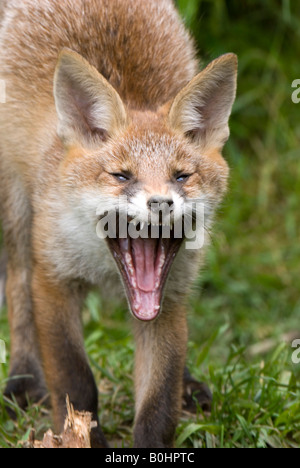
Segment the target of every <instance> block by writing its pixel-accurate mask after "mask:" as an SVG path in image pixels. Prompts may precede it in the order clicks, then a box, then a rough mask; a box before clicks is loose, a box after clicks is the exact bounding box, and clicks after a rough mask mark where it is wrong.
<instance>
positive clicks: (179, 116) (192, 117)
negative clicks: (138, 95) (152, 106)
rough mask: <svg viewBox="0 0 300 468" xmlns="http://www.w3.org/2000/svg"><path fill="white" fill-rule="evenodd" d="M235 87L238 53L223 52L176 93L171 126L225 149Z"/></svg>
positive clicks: (194, 139) (194, 140) (170, 114)
mask: <svg viewBox="0 0 300 468" xmlns="http://www.w3.org/2000/svg"><path fill="white" fill-rule="evenodd" d="M236 87H237V56H236V55H235V54H226V55H223V56H221V57H220V58H218V59H216V60H214V61H213V62H212V63H211V64H210V65H208V67H207V68H205V69H204V70H203V71H202V72H201V73H199V74H198V75H197V76H196V77H195V78H194V79H193V80H192V81H191V82H190V83H189V84H188V85H187V86H186V87H185V88H184V89H183V90H182V91H181V92H180V93H179V94H178V95H177V96H176V98H175V100H174V102H173V104H172V106H171V109H170V113H169V121H170V124H171V127H173V128H174V129H175V130H177V131H179V132H181V133H183V134H184V135H185V136H186V137H187V138H189V139H190V140H192V141H193V142H195V143H196V144H197V145H201V146H203V147H207V146H209V145H213V146H214V147H215V148H216V149H222V147H223V146H224V144H225V142H226V141H227V139H228V137H229V127H228V121H229V117H230V114H231V109H232V106H233V103H234V100H235V96H236Z"/></svg>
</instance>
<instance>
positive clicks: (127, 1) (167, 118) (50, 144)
mask: <svg viewBox="0 0 300 468" xmlns="http://www.w3.org/2000/svg"><path fill="white" fill-rule="evenodd" d="M1 24H2V25H1V30H0V64H1V67H0V79H1V80H4V81H5V85H6V86H5V89H6V100H5V103H4V104H1V105H0V201H1V219H2V228H3V232H4V239H5V250H6V252H7V255H8V263H7V286H6V297H7V304H8V312H9V322H10V329H11V360H10V376H11V377H16V376H18V375H22V376H24V375H28V374H31V376H32V378H30V379H29V378H26V377H23V378H19V379H16V378H15V379H11V380H10V381H9V383H8V385H7V388H6V390H5V393H6V395H14V396H15V398H16V399H17V401H18V403H19V404H20V405H25V404H26V398H27V396H29V397H30V398H31V399H39V398H40V397H41V396H42V395H44V394H45V393H46V392H47V391H49V393H50V396H51V404H52V408H53V417H54V424H55V429H56V430H57V431H58V432H59V431H60V430H61V429H62V426H63V422H64V419H65V414H66V405H65V401H66V395H67V394H68V395H69V398H70V401H71V403H72V404H73V405H74V407H75V409H77V410H85V411H89V412H91V413H92V414H93V418H94V420H95V421H97V423H98V425H97V427H96V428H94V429H93V433H92V443H93V446H95V447H107V441H106V439H105V437H104V435H103V432H102V430H101V428H100V425H99V421H98V416H97V409H98V395H97V387H96V384H95V382H94V378H93V376H92V372H91V370H90V368H89V365H88V359H87V356H86V353H85V350H84V343H83V337H82V324H81V318H80V311H81V307H82V304H83V301H84V300H85V297H86V295H87V293H88V291H89V288H90V287H95V286H98V287H99V288H101V289H102V291H105V294H108V293H110V294H112V295H124V298H126V299H127V301H128V306H129V310H130V312H131V314H132V317H133V320H132V321H133V328H134V333H135V340H136V359H135V422H134V446H135V447H137V448H140V447H172V446H173V444H174V434H175V428H176V424H177V422H178V418H179V416H180V411H181V406H182V392H183V380H184V379H183V376H184V375H185V376H186V375H187V374H186V372H187V371H185V358H186V348H187V339H188V331H187V298H188V296H189V293H190V290H191V286H192V285H193V282H194V281H195V279H196V277H197V274H198V270H199V266H200V264H201V263H202V262H203V258H204V252H205V246H207V245H208V235H207V232H208V231H209V230H210V229H211V224H212V220H213V216H214V212H215V210H216V208H217V207H218V205H219V203H220V201H221V200H222V198H223V196H224V194H225V192H226V188H227V179H228V172H229V170H228V165H227V164H226V162H225V160H224V159H223V158H222V156H221V150H222V148H223V146H224V144H225V142H226V140H227V139H228V136H229V129H228V121H229V117H230V114H231V109H232V105H233V102H234V100H235V95H236V81H237V57H236V56H235V55H234V54H226V55H224V56H222V57H220V58H218V59H216V60H215V61H213V62H212V63H211V64H210V65H208V67H207V68H205V69H204V70H202V71H201V72H200V73H199V63H198V61H197V59H196V52H195V46H194V43H193V40H192V39H191V38H190V35H189V34H188V32H187V31H186V29H185V27H184V25H183V22H182V21H181V20H180V18H179V15H178V13H177V12H176V10H175V8H174V5H173V2H172V0H39V1H37V0H22V1H19V0H8V1H7V2H6V8H5V11H4V16H3V19H2V23H1ZM125 199H126V204H125V203H124V200H125ZM120 200H121V201H120ZM193 203H201V204H202V205H203V207H204V220H205V221H204V225H203V226H202V227H203V229H204V230H205V236H204V244H205V245H204V247H203V248H201V249H189V248H187V242H188V239H187V237H186V236H185V234H184V232H183V233H182V235H181V236H176V235H175V234H174V225H175V222H177V224H178V220H179V224H180V223H182V222H183V218H184V213H185V209H186V207H188V206H192V204H193ZM162 205H164V206H165V207H167V208H168V213H169V215H170V216H169V217H168V220H166V216H165V211H164V210H160V209H159V210H158V209H157V207H160V206H162ZM113 212H114V213H116V217H117V220H118V221H120V220H121V219H122V220H123V221H124V219H125V221H124V222H125V223H126V233H127V229H128V235H127V236H121V235H120V231H119V229H120V228H119V227H117V228H116V235H115V236H113V235H108V236H107V237H106V238H104V236H103V237H101V235H99V230H100V231H101V229H102V228H101V226H100V228H99V223H100V225H101V221H102V220H103V217H105V216H106V215H109V214H110V213H113ZM194 215H195V210H194V209H192V211H191V212H190V214H189V216H190V219H191V222H192V224H193V223H194V222H195V219H194V217H195V216H194ZM123 224H124V223H123ZM118 226H119V224H118ZM166 227H167V228H169V231H170V235H169V237H167V236H166V237H164V236H163V235H162V232H163V229H164V228H166ZM131 228H136V231H137V232H139V231H144V230H145V231H146V233H148V236H147V235H146V236H141V235H140V236H130V235H129V232H130V229H131ZM152 228H156V230H157V232H158V235H157V236H154V235H152V234H151V233H152ZM187 380H189V376H188V379H187Z"/></svg>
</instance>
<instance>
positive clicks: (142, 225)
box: [141, 222, 146, 231]
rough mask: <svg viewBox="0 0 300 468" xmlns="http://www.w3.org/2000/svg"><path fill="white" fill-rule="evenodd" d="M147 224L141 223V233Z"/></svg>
mask: <svg viewBox="0 0 300 468" xmlns="http://www.w3.org/2000/svg"><path fill="white" fill-rule="evenodd" d="M145 224H146V223H144V222H142V223H141V231H142V230H143V229H144V227H145Z"/></svg>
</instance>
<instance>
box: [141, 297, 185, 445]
mask: <svg viewBox="0 0 300 468" xmlns="http://www.w3.org/2000/svg"><path fill="white" fill-rule="evenodd" d="M135 335H136V362H135V391H136V418H135V427H134V446H135V447H136V448H163V447H165V448H169V447H173V445H174V436H175V429H176V426H177V423H178V419H179V417H180V412H181V407H182V391H183V379H182V376H183V372H184V365H185V358H186V347H187V336H188V333H187V322H186V312H185V310H184V309H178V306H177V307H176V306H174V307H171V306H170V305H169V307H168V308H165V309H164V310H163V312H162V314H161V316H160V317H159V318H158V319H157V320H156V321H154V322H148V323H142V322H136V323H135Z"/></svg>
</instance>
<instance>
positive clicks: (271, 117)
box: [0, 0, 300, 447]
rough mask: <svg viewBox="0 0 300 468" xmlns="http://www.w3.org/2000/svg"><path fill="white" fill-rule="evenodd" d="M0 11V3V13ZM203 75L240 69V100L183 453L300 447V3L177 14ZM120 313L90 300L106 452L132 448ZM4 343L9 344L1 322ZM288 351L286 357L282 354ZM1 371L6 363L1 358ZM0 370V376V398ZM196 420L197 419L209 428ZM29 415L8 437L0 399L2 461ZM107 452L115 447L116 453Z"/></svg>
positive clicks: (182, 430) (231, 5) (202, 280)
mask: <svg viewBox="0 0 300 468" xmlns="http://www.w3.org/2000/svg"><path fill="white" fill-rule="evenodd" d="M0 1H1V0H0ZM177 4H178V7H179V9H180V12H181V14H182V16H183V17H184V20H185V22H186V25H187V27H188V28H189V29H190V30H191V32H192V34H193V36H194V38H195V41H196V43H197V49H198V53H199V56H200V58H201V64H202V65H203V66H205V65H206V64H207V63H208V62H209V61H211V60H212V59H214V58H216V57H217V56H219V55H221V54H223V53H226V52H235V53H236V54H237V55H238V57H239V80H238V96H237V101H236V104H235V106H234V110H233V114H232V118H231V125H230V126H231V138H230V140H229V142H228V143H227V145H226V148H225V151H224V155H225V157H226V159H227V161H228V162H229V165H230V167H231V180H230V188H229V193H228V195H227V197H226V199H225V201H224V203H223V205H222V208H221V209H220V211H219V215H218V219H217V223H216V226H215V229H214V234H213V238H212V246H211V248H210V250H209V252H208V257H207V263H206V265H205V267H204V268H203V271H202V274H201V276H200V277H199V281H198V283H197V285H195V288H194V293H193V295H192V297H191V304H190V314H189V321H190V342H189V354H188V362H189V366H190V368H191V371H192V373H193V374H194V375H195V376H196V377H198V378H201V379H204V380H206V381H207V382H208V383H209V385H210V386H211V388H212V390H213V392H214V404H213V411H212V414H211V416H207V415H206V416H203V415H200V417H199V418H198V419H196V422H197V424H196V422H195V421H194V422H191V421H190V420H189V419H188V420H183V421H182V422H181V424H180V425H179V427H178V431H177V437H178V439H177V445H178V446H181V445H182V444H183V445H184V446H192V447H200V446H201V447H214V446H221V447H223V446H226V447H232V446H234V447H237V446H241V447H246V446H247V447H266V446H267V447H270V446H272V447H281V446H288V447H290V446H297V447H300V389H299V383H297V382H299V377H300V365H295V364H293V363H292V352H293V350H292V348H291V343H292V340H293V339H294V338H297V337H298V338H300V323H299V322H300V280H299V276H300V235H299V234H300V210H299V201H300V150H299V143H300V104H298V105H297V104H294V103H293V102H292V99H291V96H292V92H293V91H294V90H293V89H292V82H293V81H294V80H295V79H300V2H299V1H296V0H295V1H291V0H227V1H226V0H177ZM128 315H129V314H128V312H127V311H126V310H125V309H124V308H123V307H122V306H120V305H117V304H106V303H105V300H104V299H103V298H99V296H98V294H97V293H91V294H90V295H89V297H88V300H87V302H86V307H85V311H84V315H83V317H84V324H85V341H86V348H87V352H88V355H89V358H90V361H91V364H92V368H93V371H94V374H95V377H96V381H97V383H98V384H99V392H100V394H101V402H102V406H101V415H100V416H101V420H102V423H103V427H104V432H105V434H107V436H108V438H109V439H110V440H111V441H113V440H118V441H119V442H116V443H119V444H120V440H122V442H121V443H122V444H125V445H126V444H127V445H128V444H129V445H130V443H131V440H132V439H131V427H132V420H133V382H132V368H133V354H134V345H133V340H132V336H131V331H130V326H129V320H128ZM0 338H2V339H4V340H5V341H6V342H7V345H8V349H9V333H8V324H7V317H6V313H5V310H3V311H2V313H1V311H0ZM284 341H285V342H287V345H284V344H283V342H284ZM8 357H9V356H8ZM6 378H7V366H6V365H0V390H1V389H2V388H3V387H4V385H5V380H6ZM203 418H204V419H203ZM49 424H50V419H49V414H48V413H47V412H45V410H44V409H40V408H39V407H32V408H31V409H30V411H29V412H27V413H24V412H21V411H19V413H18V421H17V423H12V422H11V420H10V418H9V417H7V415H6V412H5V410H4V402H3V401H2V400H1V391H0V447H1V446H4V447H11V446H14V445H16V444H17V442H18V441H19V440H20V439H21V438H22V439H26V437H27V436H28V431H29V430H30V427H31V426H35V427H36V429H37V433H38V434H42V433H43V432H44V431H45V429H46V428H47V427H49ZM112 446H114V445H113V443H112Z"/></svg>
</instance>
